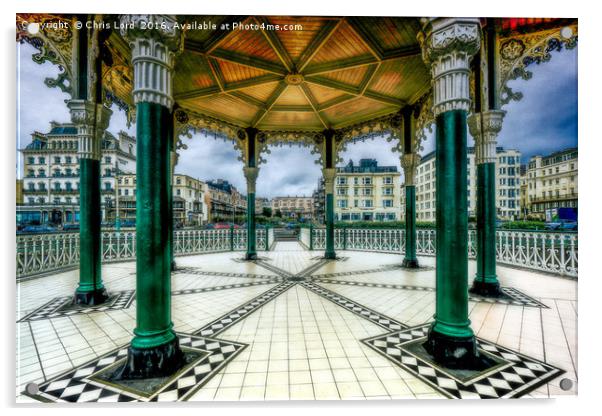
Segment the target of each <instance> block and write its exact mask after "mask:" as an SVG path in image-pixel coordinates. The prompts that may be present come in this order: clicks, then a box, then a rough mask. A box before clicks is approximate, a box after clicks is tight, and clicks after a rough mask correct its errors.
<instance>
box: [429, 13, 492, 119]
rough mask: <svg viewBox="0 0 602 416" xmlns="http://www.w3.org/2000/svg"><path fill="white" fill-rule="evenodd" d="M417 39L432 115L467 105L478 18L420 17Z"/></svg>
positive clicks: (477, 42)
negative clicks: (426, 69) (429, 83)
mask: <svg viewBox="0 0 602 416" xmlns="http://www.w3.org/2000/svg"><path fill="white" fill-rule="evenodd" d="M422 24H423V28H422V32H420V33H419V34H418V41H419V42H420V45H421V47H422V58H423V60H424V62H425V63H426V64H427V65H430V68H431V75H432V77H433V113H434V115H435V117H436V116H437V115H439V114H441V113H444V112H446V111H452V110H464V111H468V110H469V109H470V91H469V88H470V83H469V77H470V59H471V58H472V56H473V55H474V54H476V53H477V52H478V50H479V47H480V45H481V24H480V21H479V19H478V18H424V19H422Z"/></svg>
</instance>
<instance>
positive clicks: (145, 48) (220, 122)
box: [17, 15, 577, 380]
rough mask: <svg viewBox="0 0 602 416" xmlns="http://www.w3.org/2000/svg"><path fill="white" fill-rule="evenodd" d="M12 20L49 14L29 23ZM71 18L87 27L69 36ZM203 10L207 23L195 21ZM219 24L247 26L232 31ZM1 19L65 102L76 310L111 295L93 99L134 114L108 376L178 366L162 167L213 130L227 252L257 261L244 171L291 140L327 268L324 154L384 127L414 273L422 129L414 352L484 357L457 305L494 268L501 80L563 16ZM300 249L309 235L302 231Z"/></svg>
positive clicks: (542, 55) (489, 292)
mask: <svg viewBox="0 0 602 416" xmlns="http://www.w3.org/2000/svg"><path fill="white" fill-rule="evenodd" d="M27 21H40V22H43V21H60V22H62V23H65V25H64V26H63V28H62V29H44V28H42V29H40V31H39V32H36V33H31V31H29V32H28V30H27V27H26V26H25V25H24V22H27ZM77 21H88V22H92V23H91V24H90V25H89V26H90V27H88V28H86V27H84V28H83V29H81V30H78V29H75V27H76V22H77ZM203 21H204V22H211V23H212V24H214V25H215V26H214V28H213V29H208V30H195V27H196V26H195V24H196V23H198V22H203ZM233 24H242V25H243V26H244V25H250V27H249V29H248V30H240V29H239V30H234V29H232V26H233ZM276 25H278V27H279V28H280V30H277V29H275V26H276ZM226 27H227V28H229V29H224V28H226ZM284 27H286V28H287V29H286V30H285V29H282V28H284ZM17 28H18V40H20V41H26V42H29V43H31V44H32V45H33V46H35V47H36V48H38V49H39V53H38V54H37V55H35V56H34V59H35V60H36V61H38V62H44V61H50V62H52V63H54V64H56V65H59V66H60V68H61V70H62V71H61V73H60V75H59V76H58V78H57V79H48V80H47V82H46V83H47V85H48V86H50V87H58V88H61V89H62V90H63V91H66V92H68V93H69V94H70V96H71V98H70V99H69V100H68V102H67V106H68V108H69V110H70V113H71V118H72V122H73V123H74V124H76V126H77V128H78V136H79V148H78V154H79V158H80V224H81V226H80V237H79V239H80V243H79V285H78V286H77V287H76V288H74V291H75V293H74V297H73V302H74V303H75V304H82V305H89V306H97V305H101V304H103V302H106V301H107V299H108V298H109V297H110V295H111V287H105V285H104V284H103V279H102V275H101V259H102V257H103V253H102V244H101V228H100V222H101V219H100V213H99V210H98V207H99V206H100V179H99V177H100V165H99V159H100V153H101V150H100V138H101V137H102V135H103V133H104V131H105V130H106V129H107V127H108V124H109V119H110V117H111V114H112V111H111V110H110V109H109V107H110V106H111V105H114V106H116V107H118V108H120V109H122V110H124V111H125V112H126V113H127V116H128V119H129V120H130V121H131V122H133V123H135V125H136V138H137V167H136V175H137V210H136V213H137V214H136V215H137V217H136V237H135V238H136V253H135V260H136V302H137V304H136V329H135V330H134V337H133V339H132V340H131V344H130V345H129V348H128V353H127V360H126V363H125V365H124V366H123V368H121V369H120V371H119V375H118V376H119V377H120V378H121V379H124V380H131V379H147V378H153V377H165V376H169V375H171V374H174V373H176V372H177V371H179V370H180V369H181V368H182V367H183V366H185V365H186V363H185V358H184V353H183V352H182V351H183V350H182V347H181V346H180V344H179V341H178V340H179V338H178V336H177V335H176V332H174V329H173V324H172V318H171V272H172V269H173V268H174V267H175V259H174V251H175V250H176V246H177V244H178V243H177V242H176V241H174V230H173V220H172V216H173V213H172V201H171V198H172V192H171V178H172V173H173V171H174V169H175V166H176V164H177V160H178V153H179V152H182V151H185V149H186V141H187V140H192V139H193V134H194V133H211V134H216V135H218V136H219V137H222V138H224V139H226V140H225V145H229V144H230V143H231V145H233V146H234V148H235V149H236V150H237V151H238V153H239V160H240V161H241V162H242V164H243V166H244V167H243V172H244V176H245V178H246V182H247V189H246V192H247V207H248V208H247V222H246V224H247V228H246V243H245V244H246V247H245V256H244V260H245V261H249V262H255V261H257V259H258V251H261V250H264V248H265V246H267V245H268V244H267V236H264V235H261V236H260V235H259V234H260V233H259V232H258V231H260V230H256V225H255V212H254V210H255V187H256V181H257V178H258V177H260V175H261V164H262V163H264V162H265V158H267V157H269V156H268V154H269V150H268V147H269V146H273V145H282V144H296V145H301V146H306V147H309V148H310V149H311V151H312V152H313V153H314V154H316V155H318V156H319V161H318V163H319V164H320V167H321V169H322V172H323V178H324V182H325V194H326V195H325V201H326V221H325V223H326V227H325V230H323V233H324V241H323V248H324V253H323V258H324V259H325V261H331V262H336V261H338V260H339V259H340V258H339V256H338V255H337V251H336V250H338V247H340V245H338V244H337V237H336V236H337V233H336V231H335V226H334V179H335V172H336V165H337V161H338V160H339V155H340V153H341V152H342V151H343V150H344V149H345V147H346V145H348V144H349V143H352V142H355V141H358V140H366V139H371V138H374V137H379V136H384V137H386V138H387V140H388V141H390V142H391V145H392V151H394V152H397V153H398V154H399V159H400V166H401V167H402V168H403V171H404V178H405V184H404V188H405V190H404V192H405V196H406V197H405V201H406V202H405V204H406V206H405V228H404V230H403V247H404V250H403V254H404V257H403V261H402V262H400V264H399V268H400V269H419V268H420V267H421V265H420V264H419V262H418V258H417V254H419V251H420V249H419V248H418V245H419V244H420V243H419V241H418V239H417V230H416V219H415V216H416V215H415V211H416V209H415V205H416V202H415V186H414V180H415V176H416V169H417V167H418V165H419V162H420V156H419V152H420V150H421V146H422V141H423V140H424V138H425V130H426V129H431V128H432V127H433V126H434V127H435V132H436V133H435V134H436V172H437V183H436V195H437V211H436V240H435V241H434V244H435V247H434V249H435V252H436V261H435V269H436V272H435V273H436V312H435V316H434V321H433V323H432V324H431V325H430V327H429V328H428V334H427V337H426V342H425V344H424V348H425V349H426V351H427V352H428V353H429V354H430V355H431V356H432V357H433V360H434V362H436V363H437V364H438V365H440V366H442V367H444V368H449V369H456V370H458V369H459V370H470V371H480V370H482V369H483V368H487V367H488V366H494V365H496V363H495V362H493V363H492V361H491V358H489V354H487V353H483V350H482V349H481V348H479V346H478V343H477V341H476V338H475V334H474V331H473V328H472V327H471V323H470V320H469V318H468V315H469V310H468V302H469V296H478V297H481V298H496V297H500V296H502V295H503V293H502V292H501V289H500V284H499V282H498V278H497V273H496V256H497V254H496V239H497V237H496V207H495V195H496V189H495V187H496V182H495V169H496V168H495V160H496V159H495V152H496V144H497V141H496V138H497V135H498V134H499V132H500V131H501V129H502V128H503V119H504V115H505V111H504V110H502V106H503V105H504V104H506V103H508V102H510V101H511V100H517V99H520V98H521V95H520V93H519V92H515V91H512V89H511V88H510V87H509V86H508V81H510V80H513V79H516V78H518V77H523V78H525V79H527V78H529V72H528V71H527V69H526V68H527V66H528V65H529V64H531V63H533V62H536V63H539V62H543V61H546V60H548V59H550V52H552V51H554V50H560V49H561V48H563V47H567V48H570V47H573V46H574V45H575V44H576V41H577V24H576V21H574V20H570V19H478V18H420V19H419V18H396V17H378V18H377V17H272V16H270V17H261V16H177V17H176V16H167V15H123V16H116V15H104V16H101V15H95V16H75V15H73V16H72V15H36V16H26V15H18V16H17ZM468 132H470V134H471V135H472V137H473V138H474V139H475V148H476V150H475V151H476V161H477V165H478V173H477V178H478V196H477V201H478V209H477V230H476V251H475V253H474V255H475V257H476V261H477V268H476V275H474V276H470V278H471V279H472V284H469V280H470V279H469V274H468V273H469V272H468V261H469V253H470V248H471V246H470V244H469V230H468V212H467V195H466V180H467V171H466V158H467V136H468ZM204 163H211V159H210V158H209V159H207V160H206V161H205V162H204ZM316 231H317V230H316ZM312 232H313V230H312ZM321 232H322V231H321ZM260 237H261V238H264V240H260ZM345 241H347V240H345ZM232 244H233V245H234V244H235V243H234V242H233V243H232ZM497 244H499V243H497ZM308 245H310V246H312V247H313V246H314V240H313V237H312V235H310V236H309V244H308ZM320 247H322V246H320ZM290 280H291V282H292V281H294V279H290ZM289 283H290V282H289ZM290 284H292V283H290ZM287 289H288V287H286V288H282V289H281V290H287ZM314 289H315V288H314Z"/></svg>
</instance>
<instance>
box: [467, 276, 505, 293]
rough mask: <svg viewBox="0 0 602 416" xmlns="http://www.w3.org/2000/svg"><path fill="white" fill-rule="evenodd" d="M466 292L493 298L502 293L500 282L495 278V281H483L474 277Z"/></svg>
mask: <svg viewBox="0 0 602 416" xmlns="http://www.w3.org/2000/svg"><path fill="white" fill-rule="evenodd" d="M468 292H469V293H474V294H475V295H480V296H485V297H494V298H497V297H500V296H503V295H504V293H503V292H502V290H501V289H500V282H498V281H497V280H496V281H495V282H484V281H482V280H477V279H476V278H475V280H474V281H473V282H472V287H471V288H470V290H469V291H468Z"/></svg>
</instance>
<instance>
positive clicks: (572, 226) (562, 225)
mask: <svg viewBox="0 0 602 416" xmlns="http://www.w3.org/2000/svg"><path fill="white" fill-rule="evenodd" d="M545 227H546V230H550V231H577V221H574V220H557V221H550V222H547V223H546V226H545Z"/></svg>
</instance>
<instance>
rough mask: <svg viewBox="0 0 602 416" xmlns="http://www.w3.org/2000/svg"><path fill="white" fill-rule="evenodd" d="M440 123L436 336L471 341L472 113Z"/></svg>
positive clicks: (451, 114)
mask: <svg viewBox="0 0 602 416" xmlns="http://www.w3.org/2000/svg"><path fill="white" fill-rule="evenodd" d="M436 123H437V128H436V129H437V130H436V140H437V142H436V143H437V145H436V162H435V163H436V165H435V169H436V172H437V181H436V189H437V211H436V224H437V242H436V246H437V257H436V284H437V291H436V312H435V317H434V318H435V321H434V323H433V326H432V329H431V334H432V333H439V334H442V335H444V336H448V337H453V338H455V339H464V338H465V339H470V338H472V337H474V333H473V331H472V328H471V327H470V320H469V319H468V204H467V188H466V179H467V168H466V160H467V148H466V140H467V139H466V137H467V131H466V130H467V125H466V112H465V111H463V110H453V111H447V112H444V113H442V114H439V115H438V116H437V119H436Z"/></svg>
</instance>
